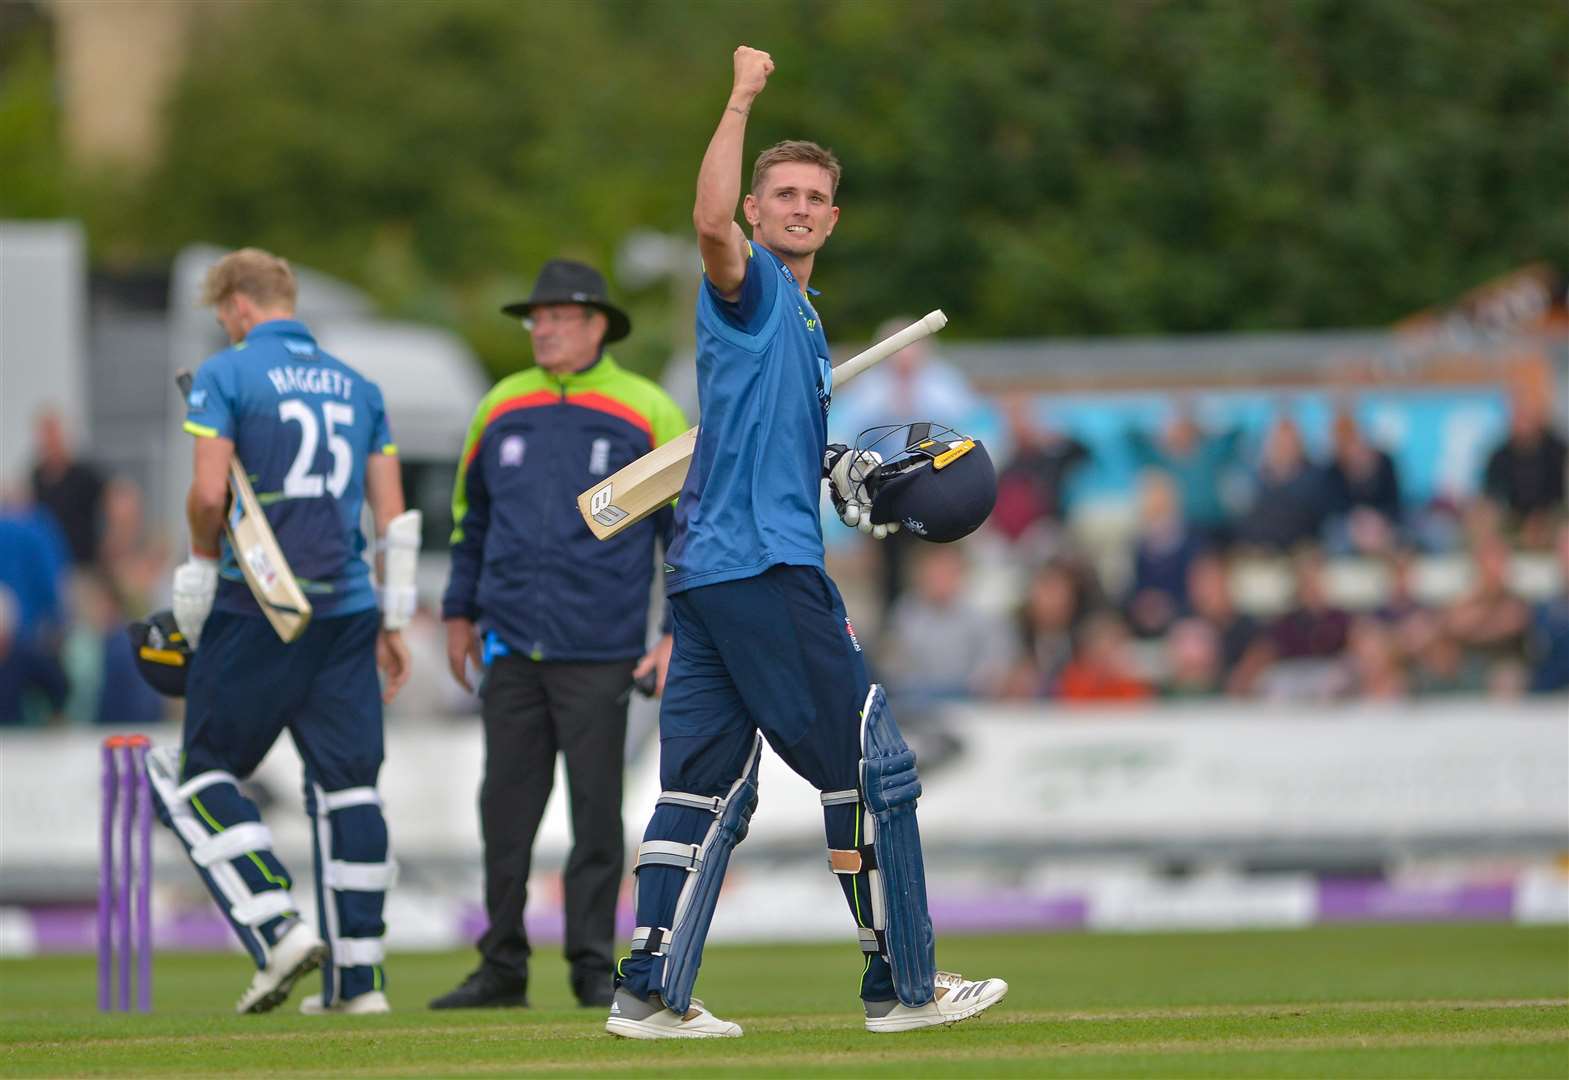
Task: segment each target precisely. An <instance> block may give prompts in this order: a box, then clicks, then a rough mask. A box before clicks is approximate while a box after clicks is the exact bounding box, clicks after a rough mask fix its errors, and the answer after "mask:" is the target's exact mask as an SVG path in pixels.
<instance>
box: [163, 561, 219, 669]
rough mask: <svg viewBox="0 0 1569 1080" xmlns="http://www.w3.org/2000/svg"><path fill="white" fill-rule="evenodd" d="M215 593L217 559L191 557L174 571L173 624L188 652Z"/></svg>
mask: <svg viewBox="0 0 1569 1080" xmlns="http://www.w3.org/2000/svg"><path fill="white" fill-rule="evenodd" d="M217 592H218V560H217V559H208V558H204V557H203V556H201V555H192V556H191V557H190V558H189V559H186V560H185V561H184V562H183V563H181V564H180V565H179V566H177V567H175V568H174V622H175V625H176V626H178V627H179V628H180V633H182V634H184V635H185V640H186V641H187V642H189V643H190V646H191V648H192V649H194V648H196V643H197V642H198V641H200V640H201V636H202V626H203V625H205V624H206V622H207V616H208V614H209V613H210V612H211V611H212V601H213V597H214V596H215V595H216V594H217Z"/></svg>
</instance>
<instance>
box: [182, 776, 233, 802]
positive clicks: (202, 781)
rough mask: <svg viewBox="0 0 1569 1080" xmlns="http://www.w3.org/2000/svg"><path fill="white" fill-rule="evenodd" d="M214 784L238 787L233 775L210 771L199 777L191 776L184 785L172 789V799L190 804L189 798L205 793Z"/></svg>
mask: <svg viewBox="0 0 1569 1080" xmlns="http://www.w3.org/2000/svg"><path fill="white" fill-rule="evenodd" d="M214 784H234V785H235V786H236V787H238V786H239V781H238V780H236V779H235V778H234V774H233V773H227V772H224V771H223V770H222V769H210V770H208V771H207V772H204V773H201V774H200V775H197V776H193V777H191V778H190V779H189V780H187V781H186V782H185V783H183V784H181V785H180V786H179V787H177V788H175V789H174V797H175V798H177V799H179V800H180V801H181V802H190V801H191V796H192V795H195V794H197V793H198V792H201V791H205V790H206V789H207V788H210V787H212V786H213V785H214Z"/></svg>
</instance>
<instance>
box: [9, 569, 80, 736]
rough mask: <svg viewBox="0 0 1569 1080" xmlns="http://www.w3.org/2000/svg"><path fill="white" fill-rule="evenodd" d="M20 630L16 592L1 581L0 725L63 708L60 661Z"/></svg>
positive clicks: (12, 724)
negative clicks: (36, 702) (39, 703)
mask: <svg viewBox="0 0 1569 1080" xmlns="http://www.w3.org/2000/svg"><path fill="white" fill-rule="evenodd" d="M20 630H21V605H20V604H19V603H18V602H17V598H16V594H15V593H14V592H12V591H11V589H10V588H9V587H7V586H6V585H4V584H0V727H17V726H20V725H22V724H25V723H28V722H29V721H30V719H31V718H32V717H34V716H53V715H56V714H58V713H59V712H60V710H61V709H63V708H64V707H65V698H66V692H67V690H68V685H67V683H66V679H65V672H64V671H62V670H60V664H59V661H57V660H56V659H55V658H54V657H53V656H52V655H50V654H49V653H48V652H47V651H46V650H44V649H43V648H41V647H39V645H38V643H37V642H35V641H29V640H28V639H27V638H25V637H23V636H22V635H21V633H20V632H19V631H20ZM35 701H38V702H42V706H41V707H40V706H38V705H35V704H34V702H35Z"/></svg>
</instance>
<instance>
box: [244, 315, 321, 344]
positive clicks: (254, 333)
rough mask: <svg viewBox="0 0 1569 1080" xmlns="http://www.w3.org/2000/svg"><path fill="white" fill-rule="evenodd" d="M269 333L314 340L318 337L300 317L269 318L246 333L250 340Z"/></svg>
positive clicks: (247, 338)
mask: <svg viewBox="0 0 1569 1080" xmlns="http://www.w3.org/2000/svg"><path fill="white" fill-rule="evenodd" d="M269 334H280V335H283V336H286V337H299V338H304V339H305V340H307V341H312V342H314V341H315V340H316V339H315V338H314V337H312V336H311V332H310V331H309V330H307V329H306V328H305V324H304V323H302V322H300V321H299V320H298V319H269V320H267V321H266V322H264V323H257V324H256V325H255V326H253V327H251V332H250V333H248V334H246V335H245V340H246V341H249V340H251V338H254V337H263V336H266V335H269Z"/></svg>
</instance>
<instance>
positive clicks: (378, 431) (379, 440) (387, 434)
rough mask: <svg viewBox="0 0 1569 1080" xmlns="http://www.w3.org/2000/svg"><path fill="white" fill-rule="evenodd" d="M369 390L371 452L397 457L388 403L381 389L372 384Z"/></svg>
mask: <svg viewBox="0 0 1569 1080" xmlns="http://www.w3.org/2000/svg"><path fill="white" fill-rule="evenodd" d="M367 389H368V390H369V395H368V396H369V398H370V402H369V405H370V452H371V453H372V454H388V455H396V454H397V452H398V444H397V442H395V441H394V440H393V438H392V421H391V420H389V419H388V418H387V402H386V399H385V398H383V397H382V395H381V387H379V386H377V385H376V384H375V383H371V384H370V385H369V386H368V387H367Z"/></svg>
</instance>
